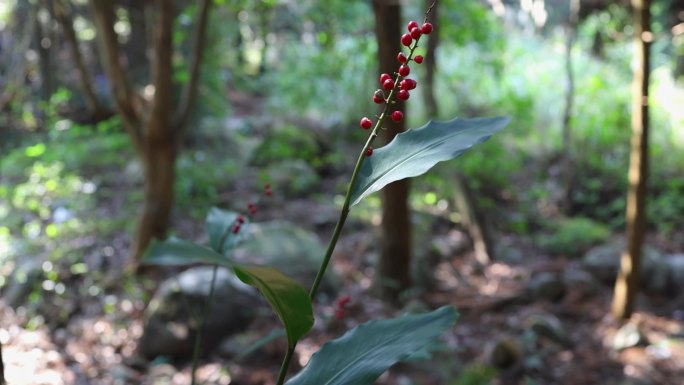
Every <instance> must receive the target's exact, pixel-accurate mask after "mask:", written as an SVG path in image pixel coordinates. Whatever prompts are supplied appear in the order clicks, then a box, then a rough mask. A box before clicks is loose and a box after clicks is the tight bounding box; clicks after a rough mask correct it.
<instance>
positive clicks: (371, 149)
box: [366, 146, 373, 156]
mask: <svg viewBox="0 0 684 385" xmlns="http://www.w3.org/2000/svg"><path fill="white" fill-rule="evenodd" d="M371 155H373V147H370V146H368V150H366V156H371Z"/></svg>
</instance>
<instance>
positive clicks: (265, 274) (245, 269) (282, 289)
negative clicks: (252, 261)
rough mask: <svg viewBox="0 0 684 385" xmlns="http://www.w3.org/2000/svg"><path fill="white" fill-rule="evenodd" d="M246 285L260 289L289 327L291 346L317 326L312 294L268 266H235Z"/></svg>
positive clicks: (285, 325)
mask: <svg viewBox="0 0 684 385" xmlns="http://www.w3.org/2000/svg"><path fill="white" fill-rule="evenodd" d="M233 270H235V274H236V275H237V276H238V278H240V279H241V280H242V282H244V283H246V284H248V285H252V286H254V287H256V288H257V289H259V291H260V292H261V294H262V295H263V296H264V297H265V298H266V300H267V301H268V303H269V304H270V305H271V307H272V308H273V311H275V312H276V314H277V315H278V317H279V318H280V321H281V322H282V323H283V326H284V327H285V334H286V335H287V343H288V345H289V346H290V347H292V346H294V345H295V344H296V343H297V341H298V340H299V339H300V338H302V336H303V335H304V334H306V333H308V332H309V330H311V327H313V324H314V316H313V309H312V308H311V300H310V299H309V294H308V293H307V292H306V290H304V288H303V287H301V286H300V285H299V284H298V283H297V282H295V281H293V280H292V279H290V278H289V277H288V276H286V275H285V274H283V273H281V272H279V271H278V270H276V269H274V268H272V267H268V266H245V265H241V266H237V265H236V266H233Z"/></svg>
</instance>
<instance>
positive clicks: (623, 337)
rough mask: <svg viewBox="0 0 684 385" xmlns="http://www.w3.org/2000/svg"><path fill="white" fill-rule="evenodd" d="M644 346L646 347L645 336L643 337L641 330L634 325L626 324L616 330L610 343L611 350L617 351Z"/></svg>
mask: <svg viewBox="0 0 684 385" xmlns="http://www.w3.org/2000/svg"><path fill="white" fill-rule="evenodd" d="M646 345H648V341H647V340H646V336H644V333H643V332H642V331H641V329H640V328H639V327H638V326H637V325H634V324H626V325H624V326H622V327H621V328H620V329H618V331H617V332H616V333H615V336H614V337H613V343H612V347H613V349H614V350H617V351H620V350H625V349H628V348H633V347H635V346H646Z"/></svg>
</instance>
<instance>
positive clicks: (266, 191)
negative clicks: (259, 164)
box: [230, 182, 273, 234]
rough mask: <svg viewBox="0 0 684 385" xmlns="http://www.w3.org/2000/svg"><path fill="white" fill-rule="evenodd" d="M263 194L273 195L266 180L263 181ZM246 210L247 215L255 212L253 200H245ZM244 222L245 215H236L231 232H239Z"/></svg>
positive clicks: (255, 206)
mask: <svg viewBox="0 0 684 385" xmlns="http://www.w3.org/2000/svg"><path fill="white" fill-rule="evenodd" d="M264 194H265V195H266V196H269V197H270V196H272V195H273V190H272V189H271V184H270V183H268V182H266V183H264ZM247 212H248V213H249V215H254V214H256V212H257V205H256V204H254V203H253V202H247ZM244 223H245V217H244V216H243V215H238V216H237V218H235V222H234V223H233V226H232V227H231V228H230V229H231V232H232V233H233V234H237V233H239V232H240V229H241V228H242V225H243V224H244Z"/></svg>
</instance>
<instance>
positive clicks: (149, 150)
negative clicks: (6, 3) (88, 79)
mask: <svg viewBox="0 0 684 385" xmlns="http://www.w3.org/2000/svg"><path fill="white" fill-rule="evenodd" d="M91 5H92V8H93V13H94V15H95V21H96V25H97V28H98V41H99V42H100V54H101V56H102V61H103V64H104V66H105V70H106V72H107V77H108V78H109V83H110V84H111V87H112V91H113V94H114V100H115V102H116V106H117V111H118V113H119V116H120V117H121V121H122V124H123V127H124V128H125V129H126V131H127V132H128V133H129V135H130V137H131V140H132V142H133V145H134V147H135V149H136V152H137V153H138V155H139V159H140V162H141V163H142V166H143V169H144V174H145V181H144V195H143V207H142V210H141V214H140V219H139V222H138V228H137V231H136V234H135V236H134V240H133V242H132V247H131V257H130V260H129V269H131V270H138V268H139V262H140V258H141V256H142V254H143V252H144V251H145V249H146V248H147V246H148V245H149V243H150V241H152V239H155V238H164V237H165V236H166V231H167V229H168V226H169V222H170V217H171V209H172V207H173V202H174V193H173V192H174V190H173V189H174V181H175V162H176V155H177V153H178V147H179V143H180V139H181V136H182V132H183V126H184V125H185V124H186V122H187V120H188V116H189V111H190V109H191V108H192V106H193V103H194V100H195V95H196V93H197V84H198V81H199V80H198V79H199V70H200V65H201V62H202V53H203V50H204V40H205V39H206V37H205V35H206V26H207V20H208V15H209V7H210V5H211V0H202V1H200V3H199V7H200V8H199V12H198V14H199V16H198V21H197V28H196V30H195V40H194V42H193V52H192V57H191V59H190V68H189V72H190V79H189V81H188V82H187V83H186V84H185V85H184V87H183V89H182V91H181V98H180V102H179V103H178V106H174V105H173V101H172V95H173V94H174V89H173V82H172V73H173V69H172V56H173V41H172V37H173V24H174V18H175V11H174V9H173V3H172V2H171V1H168V0H155V1H154V5H155V10H156V13H157V15H158V18H157V20H155V21H154V23H153V25H154V26H155V27H154V33H153V35H154V36H153V38H152V44H153V49H152V59H153V60H151V62H150V66H151V68H150V71H149V72H150V75H151V80H152V82H151V83H152V84H151V85H152V86H153V87H154V95H153V97H152V98H151V100H149V102H145V101H143V100H142V98H140V97H139V96H138V95H137V94H136V93H135V92H133V91H132V89H131V87H130V86H129V83H128V79H127V73H126V71H125V70H124V68H123V66H122V65H121V60H120V53H119V47H118V42H117V35H116V33H115V32H114V30H113V25H114V19H115V14H114V7H113V4H112V3H111V2H110V0H91ZM174 107H175V108H174Z"/></svg>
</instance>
